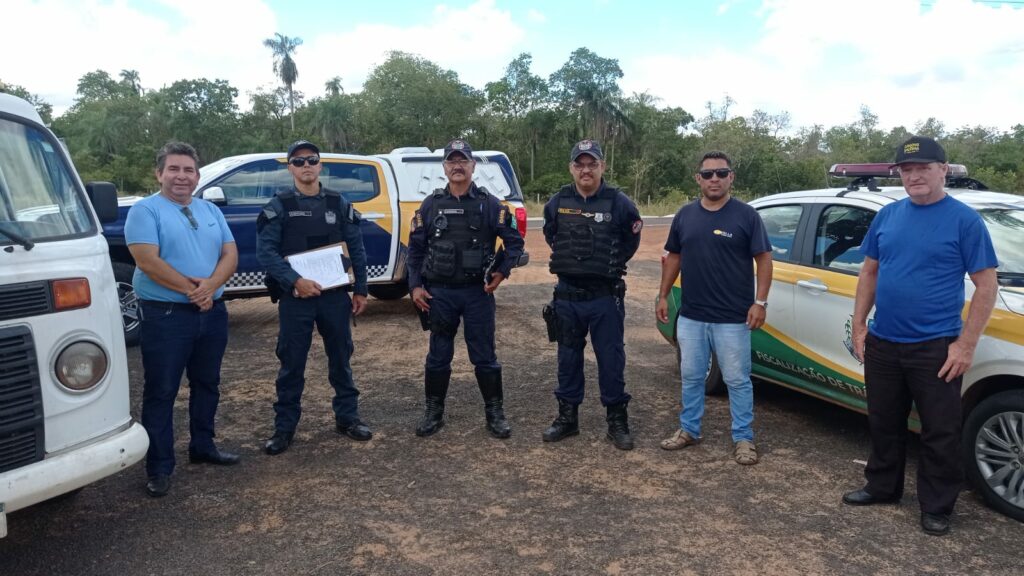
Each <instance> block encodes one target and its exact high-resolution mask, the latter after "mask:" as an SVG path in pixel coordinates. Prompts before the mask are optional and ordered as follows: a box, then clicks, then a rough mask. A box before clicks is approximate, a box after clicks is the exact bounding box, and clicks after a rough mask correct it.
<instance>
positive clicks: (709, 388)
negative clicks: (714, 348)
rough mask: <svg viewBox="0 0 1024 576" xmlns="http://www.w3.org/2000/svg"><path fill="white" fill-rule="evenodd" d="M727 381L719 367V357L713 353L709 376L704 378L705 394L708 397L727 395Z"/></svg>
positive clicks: (709, 365) (709, 364)
mask: <svg viewBox="0 0 1024 576" xmlns="http://www.w3.org/2000/svg"><path fill="white" fill-rule="evenodd" d="M725 392H726V386H725V380H724V379H723V378H722V369H721V368H720V367H719V366H718V356H715V353H714V352H712V353H711V362H709V363H708V375H707V376H705V377H704V394H705V395H707V396H721V395H723V394H725Z"/></svg>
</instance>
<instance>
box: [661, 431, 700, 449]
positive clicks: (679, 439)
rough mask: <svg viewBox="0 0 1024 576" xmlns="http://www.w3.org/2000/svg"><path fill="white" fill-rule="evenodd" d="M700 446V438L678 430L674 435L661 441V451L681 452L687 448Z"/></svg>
mask: <svg viewBox="0 0 1024 576" xmlns="http://www.w3.org/2000/svg"><path fill="white" fill-rule="evenodd" d="M696 444H700V438H694V437H693V436H690V433H689V432H687V431H686V430H683V429H682V428H680V429H679V430H676V433H675V434H673V435H671V436H669V437H668V438H666V439H664V440H662V441H661V448H662V449H663V450H681V449H683V448H686V447H687V446H694V445H696Z"/></svg>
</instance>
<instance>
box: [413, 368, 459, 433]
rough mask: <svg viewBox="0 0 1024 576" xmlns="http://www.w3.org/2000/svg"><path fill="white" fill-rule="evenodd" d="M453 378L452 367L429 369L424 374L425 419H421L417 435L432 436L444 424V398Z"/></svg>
mask: <svg viewBox="0 0 1024 576" xmlns="http://www.w3.org/2000/svg"><path fill="white" fill-rule="evenodd" d="M451 378H452V371H451V369H448V370H427V372H426V375H425V376H424V389H425V391H426V402H425V404H426V409H425V410H424V412H423V420H420V425H419V426H417V427H416V435H417V436H420V437H425V436H430V435H431V434H433V433H434V432H437V431H438V430H440V429H441V427H442V426H444V399H445V397H446V396H447V395H448V382H449V381H451Z"/></svg>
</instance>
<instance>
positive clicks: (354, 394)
mask: <svg viewBox="0 0 1024 576" xmlns="http://www.w3.org/2000/svg"><path fill="white" fill-rule="evenodd" d="M322 166H323V165H322V164H321V163H320V149H319V148H317V147H316V145H315V144H313V143H312V142H308V141H306V140H299V141H297V142H295V143H293V144H292V145H291V146H289V147H288V172H290V173H291V175H292V178H293V179H294V186H293V188H292V189H291V190H287V191H285V192H281V193H279V194H278V195H277V196H275V197H274V198H271V199H270V202H267V205H266V206H265V207H264V208H263V211H262V212H261V213H260V216H259V219H258V220H257V224H256V225H257V229H258V230H259V237H258V240H257V244H258V246H257V251H258V257H259V261H260V264H261V265H263V266H265V267H266V269H267V285H268V288H269V289H270V292H271V297H272V299H273V300H277V299H280V302H279V304H278V320H279V323H280V328H279V331H278V336H277V357H278V358H279V359H280V360H281V369H280V371H279V372H278V374H277V402H275V403H274V413H275V418H274V435H273V436H272V437H271V438H270V439H269V440H268V441H267V444H266V447H265V450H266V452H267V454H271V455H274V454H280V453H281V452H284V451H285V450H287V449H288V447H289V446H290V445H291V442H292V438H293V437H294V435H295V428H296V426H298V423H299V416H300V415H301V413H302V408H301V403H300V401H301V399H302V389H303V388H304V386H305V382H306V378H305V371H306V358H307V356H308V354H309V346H310V344H311V342H312V339H313V325H314V324H315V325H316V327H317V330H318V331H319V332H320V335H321V336H322V337H323V341H324V352H325V353H326V354H327V365H328V379H329V380H330V382H331V386H332V387H333V388H334V401H333V402H332V406H333V408H334V415H335V429H336V430H337V432H338V433H339V434H343V435H345V436H348V437H349V438H352V439H353V440H369V439H370V438H371V437H372V433H371V432H370V429H369V428H368V427H367V426H366V425H365V424H363V422H362V421H360V419H359V409H358V397H359V390H357V389H356V386H355V383H354V382H353V381H352V368H351V367H350V366H349V358H350V357H351V356H352V352H353V346H352V329H351V327H350V325H349V322H350V320H351V317H352V315H353V314H355V315H359V314H360V313H361V312H362V311H363V309H364V308H366V293H367V290H366V251H365V249H364V248H363V236H362V233H361V232H360V231H359V213H358V212H356V211H355V209H354V208H353V207H352V204H351V203H349V201H348V200H347V199H345V197H343V196H342V195H341V194H339V193H337V192H335V191H333V190H328V189H327V188H324V187H323V185H322V184H320V169H321V167H322ZM339 242H345V243H346V245H347V246H348V253H347V254H346V255H347V256H348V257H349V258H350V259H351V261H352V268H353V271H354V273H355V285H354V288H353V295H352V297H351V298H350V297H349V295H348V292H347V291H346V289H345V288H334V289H330V290H324V289H323V287H321V286H320V285H319V284H318V283H317V282H315V281H313V280H311V279H308V278H303V277H301V276H299V274H298V273H297V272H295V270H293V269H292V267H291V266H290V265H289V264H288V262H287V261H286V260H285V257H286V256H289V255H291V254H296V253H299V252H304V251H306V250H312V249H315V248H321V247H323V246H327V245H330V244H337V243H339ZM346 288H347V287H346Z"/></svg>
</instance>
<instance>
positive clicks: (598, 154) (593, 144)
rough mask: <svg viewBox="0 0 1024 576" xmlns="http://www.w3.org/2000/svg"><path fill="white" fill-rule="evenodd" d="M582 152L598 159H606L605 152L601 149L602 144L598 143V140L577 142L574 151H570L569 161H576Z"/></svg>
mask: <svg viewBox="0 0 1024 576" xmlns="http://www.w3.org/2000/svg"><path fill="white" fill-rule="evenodd" d="M582 154H590V155H591V156H593V157H594V158H595V159H597V160H604V152H602V151H601V145H600V144H598V143H597V140H580V141H579V142H577V143H576V145H575V146H573V147H572V152H570V153H569V162H575V161H576V159H577V158H579V157H580V155H582Z"/></svg>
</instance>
